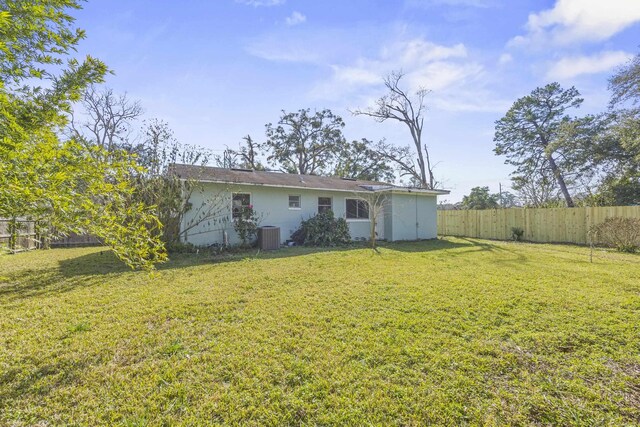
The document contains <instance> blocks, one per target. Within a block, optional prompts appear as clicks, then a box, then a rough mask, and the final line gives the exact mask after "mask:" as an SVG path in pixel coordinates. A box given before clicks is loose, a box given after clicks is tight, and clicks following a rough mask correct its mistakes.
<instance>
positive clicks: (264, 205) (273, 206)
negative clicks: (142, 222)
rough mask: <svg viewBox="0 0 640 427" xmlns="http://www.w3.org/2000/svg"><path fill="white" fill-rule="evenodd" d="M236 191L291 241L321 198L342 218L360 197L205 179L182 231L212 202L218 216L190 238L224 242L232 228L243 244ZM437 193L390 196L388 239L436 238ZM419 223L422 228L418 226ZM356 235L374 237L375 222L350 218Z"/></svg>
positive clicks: (200, 242) (231, 234) (386, 217)
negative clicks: (234, 213) (293, 203)
mask: <svg viewBox="0 0 640 427" xmlns="http://www.w3.org/2000/svg"><path fill="white" fill-rule="evenodd" d="M233 193H248V194H250V195H251V204H252V205H253V208H254V210H255V212H256V213H257V214H258V215H259V216H260V218H261V220H260V225H261V226H266V225H271V226H275V227H280V240H281V241H282V242H285V241H286V240H288V239H290V238H291V234H292V233H293V232H294V231H295V230H296V229H297V228H298V227H299V226H300V222H301V221H302V220H305V219H308V218H310V217H312V216H314V215H316V214H317V212H318V197H331V199H332V208H333V212H334V214H335V216H336V217H338V218H346V199H351V198H355V197H356V195H354V194H353V193H349V192H343V191H331V190H309V189H294V188H276V187H266V186H259V185H227V184H217V183H204V184H203V191H200V192H194V194H192V196H191V199H190V202H191V204H192V206H193V208H192V210H191V211H190V212H188V213H187V214H186V215H185V217H184V220H183V223H182V229H183V230H184V229H185V228H187V227H189V224H190V223H192V221H193V219H194V216H196V215H197V212H198V210H199V209H200V207H201V206H202V205H203V203H205V204H206V203H207V202H208V201H213V202H214V204H215V206H217V207H218V208H217V209H216V211H217V212H218V213H219V215H218V217H217V218H214V219H211V220H207V221H203V222H202V223H201V224H199V225H198V226H196V227H193V228H190V229H189V230H188V231H187V234H186V238H185V239H184V240H185V241H186V242H189V243H192V244H194V245H196V246H209V245H212V244H222V243H223V242H224V237H223V236H224V232H225V231H226V233H227V235H228V238H229V243H230V244H237V243H240V239H239V238H238V236H237V234H236V232H235V230H234V229H233V222H232V220H231V199H232V194H233ZM290 195H292V196H300V201H301V206H300V208H299V209H290V208H289V196H290ZM436 206H437V202H436V196H427V195H424V194H416V193H413V194H411V193H409V194H407V193H393V194H391V195H389V196H388V197H387V199H386V203H385V206H384V216H383V217H382V218H379V221H382V223H383V224H384V238H385V239H387V240H390V241H394V240H416V239H431V238H435V237H436V233H437V212H436ZM416 223H417V224H418V226H417V227H416ZM347 224H348V225H349V231H350V233H351V237H352V238H353V239H354V240H368V239H369V235H370V221H369V220H353V219H347Z"/></svg>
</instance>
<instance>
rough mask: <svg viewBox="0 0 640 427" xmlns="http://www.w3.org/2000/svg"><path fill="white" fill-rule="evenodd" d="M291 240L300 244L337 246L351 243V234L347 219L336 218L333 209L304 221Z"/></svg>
mask: <svg viewBox="0 0 640 427" xmlns="http://www.w3.org/2000/svg"><path fill="white" fill-rule="evenodd" d="M291 240H293V241H294V242H296V244H298V245H306V246H337V245H346V244H348V243H350V242H351V234H350V233H349V225H348V224H347V221H346V220H345V219H344V218H336V217H335V215H334V214H333V211H331V210H327V211H324V212H320V213H318V214H316V216H314V217H311V218H309V219H306V220H304V221H302V222H301V223H300V227H299V228H298V229H297V230H296V231H294V232H293V234H292V235H291Z"/></svg>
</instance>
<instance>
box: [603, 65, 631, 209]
mask: <svg viewBox="0 0 640 427" xmlns="http://www.w3.org/2000/svg"><path fill="white" fill-rule="evenodd" d="M609 90H610V91H611V93H612V96H611V102H610V108H609V112H608V115H607V118H608V122H607V125H608V126H607V127H606V130H605V131H604V132H601V138H600V139H599V143H598V144H597V146H596V150H595V154H594V161H595V164H596V166H599V167H601V168H602V169H603V171H604V174H605V175H604V178H603V180H602V182H601V185H600V187H599V189H598V192H597V195H596V197H595V199H596V203H600V204H613V205H629V204H640V54H638V55H636V56H635V57H634V58H633V59H631V60H630V61H629V62H628V63H627V64H625V65H624V66H622V67H620V68H619V69H618V70H617V71H616V73H615V74H614V75H613V76H612V77H611V78H610V79H609Z"/></svg>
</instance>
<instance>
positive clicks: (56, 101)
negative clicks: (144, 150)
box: [0, 0, 165, 267]
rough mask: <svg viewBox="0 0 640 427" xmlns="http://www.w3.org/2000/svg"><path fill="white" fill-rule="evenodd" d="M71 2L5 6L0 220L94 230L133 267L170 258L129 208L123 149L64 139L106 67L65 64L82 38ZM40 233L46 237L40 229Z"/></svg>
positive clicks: (0, 45) (145, 220) (144, 212)
mask: <svg viewBox="0 0 640 427" xmlns="http://www.w3.org/2000/svg"><path fill="white" fill-rule="evenodd" d="M78 8H79V4H78V2H77V1H75V0H29V1H0V10H1V12H0V28H2V31H0V110H1V111H2V114H0V136H1V138H2V139H1V141H0V217H10V218H16V217H27V218H30V219H33V220H36V221H39V222H41V223H42V224H44V227H42V228H44V229H45V230H44V232H45V234H47V233H48V232H49V231H50V230H53V229H55V230H56V231H57V232H59V233H67V232H85V231H88V232H91V233H92V234H95V235H97V236H98V237H100V238H102V240H103V241H104V242H105V243H106V244H107V245H109V246H111V248H112V249H113V250H114V252H115V253H116V255H118V256H119V257H120V258H121V259H122V260H123V261H125V262H126V263H128V264H129V265H131V266H132V267H151V266H152V265H153V264H154V263H156V262H159V261H162V260H164V259H165V253H164V248H163V246H162V243H161V242H160V241H159V240H158V239H157V238H156V237H155V236H156V235H155V234H154V233H155V231H154V230H156V229H157V228H158V227H159V223H158V219H157V217H156V216H155V215H154V211H153V209H152V208H150V207H148V206H146V205H144V204H141V203H137V202H135V201H132V199H131V195H132V192H133V187H132V182H131V174H130V172H131V171H132V170H134V169H136V168H137V166H136V165H135V164H134V163H133V162H132V161H131V159H130V158H129V157H128V156H127V155H126V154H125V153H123V152H119V153H117V154H118V155H114V156H113V157H112V159H111V160H110V161H109V162H106V161H95V160H94V156H96V155H99V156H102V153H101V152H100V151H101V150H102V149H101V148H99V147H86V146H83V145H82V144H80V143H79V142H78V141H75V140H73V139H72V140H67V141H64V140H60V134H61V130H62V129H63V127H64V126H65V125H66V124H67V118H68V114H69V112H70V111H71V105H72V103H73V102H75V101H77V100H78V99H80V96H81V94H82V92H83V91H84V90H85V89H86V88H87V87H88V86H90V85H91V84H93V83H99V82H101V81H102V80H103V77H104V75H105V73H106V72H107V67H106V66H105V64H104V63H102V62H101V61H99V60H96V59H94V58H91V57H87V58H86V59H85V60H84V61H82V62H80V61H78V60H76V59H68V60H67V61H66V64H65V57H66V55H68V54H69V53H70V52H71V51H72V50H73V49H74V47H75V46H76V45H77V43H78V42H79V41H80V40H81V39H82V38H83V37H84V32H83V31H82V30H79V29H76V28H74V27H73V21H74V20H73V18H72V17H71V16H70V15H69V11H71V10H74V9H78ZM42 228H41V231H43V230H42Z"/></svg>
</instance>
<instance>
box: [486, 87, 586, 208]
mask: <svg viewBox="0 0 640 427" xmlns="http://www.w3.org/2000/svg"><path fill="white" fill-rule="evenodd" d="M581 103H582V98H580V93H579V92H578V91H577V89H575V88H574V87H571V88H569V89H567V90H564V89H562V88H561V87H560V85H559V84H558V83H550V84H548V85H546V86H544V87H539V88H536V89H535V90H533V91H532V92H531V94H529V95H527V96H524V97H522V98H520V99H518V100H517V101H516V102H515V103H514V104H513V106H512V107H511V108H510V109H509V111H507V114H506V115H505V116H504V117H503V118H501V119H500V120H498V121H497V122H496V130H495V136H494V139H493V140H494V142H495V143H496V147H495V149H494V151H495V153H496V154H498V155H504V156H506V157H507V160H506V163H508V164H511V165H513V166H515V167H516V170H515V172H514V175H513V176H514V180H515V181H519V182H534V177H535V176H536V175H540V176H544V177H546V176H547V172H548V171H549V172H551V174H552V176H553V178H554V180H555V183H556V184H557V185H558V187H559V188H560V191H561V193H562V195H563V197H564V200H565V202H566V204H567V206H569V207H572V206H574V202H573V198H572V196H571V194H570V192H569V187H568V182H567V181H568V180H567V178H568V177H569V175H570V173H571V172H572V169H571V165H573V164H575V163H574V158H575V152H573V151H572V150H571V149H567V145H566V144H562V143H561V142H562V141H561V140H562V138H563V137H564V136H565V135H566V133H564V132H566V131H567V129H572V128H571V126H569V123H570V122H571V118H570V117H569V116H568V115H566V114H565V113H566V111H567V110H568V109H570V108H577V107H579V106H580V104H581ZM565 140H566V138H565Z"/></svg>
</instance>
